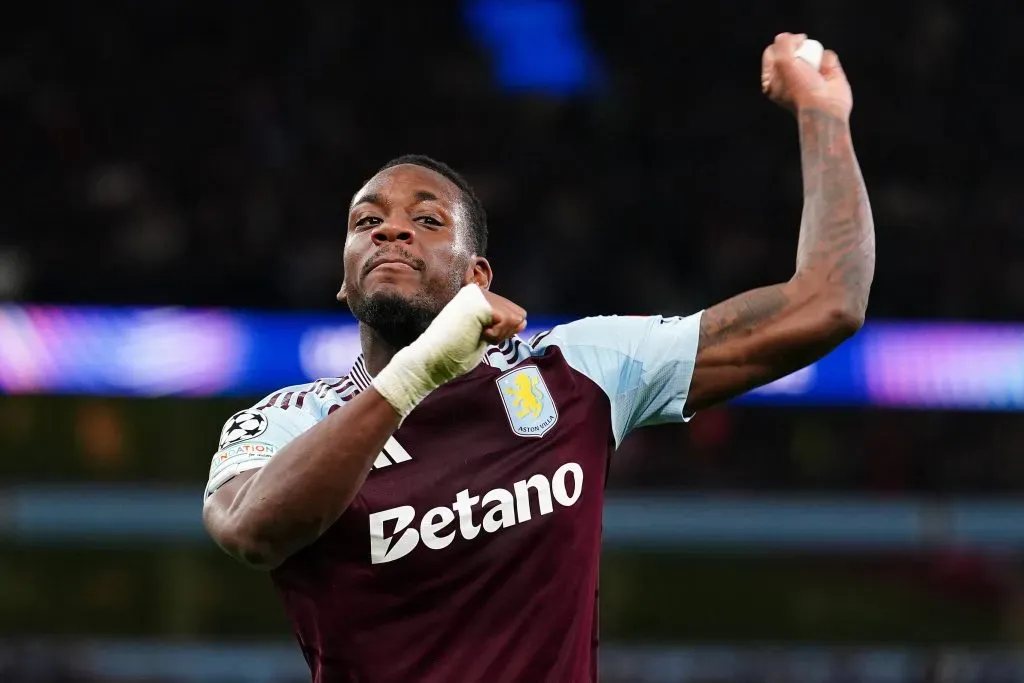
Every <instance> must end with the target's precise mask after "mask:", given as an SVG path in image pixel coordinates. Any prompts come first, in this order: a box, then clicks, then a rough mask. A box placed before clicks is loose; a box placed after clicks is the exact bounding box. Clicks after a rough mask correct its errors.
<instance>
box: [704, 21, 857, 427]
mask: <svg viewBox="0 0 1024 683" xmlns="http://www.w3.org/2000/svg"><path fill="white" fill-rule="evenodd" d="M804 39H805V36H802V35H792V34H780V35H779V36H778V37H776V39H775V43H774V44H773V45H771V46H770V47H769V48H768V49H767V50H765V54H764V60H763V69H762V86H763V87H764V90H765V92H766V93H767V94H768V96H769V97H770V98H771V99H772V100H773V101H775V102H776V103H778V104H780V105H781V106H783V107H785V108H787V109H789V110H791V111H793V112H794V113H795V114H796V118H797V122H798V125H799V132H800V149H801V164H802V170H803V183H804V208H803V216H802V220H801V225H800V237H799V241H798V246H797V258H796V272H795V274H794V275H793V277H792V278H791V279H790V280H789V281H788V282H785V283H782V284H778V285H773V286H769V287H762V288H759V289H754V290H751V291H749V292H745V293H743V294H740V295H739V296H736V297H733V298H732V299H729V300H727V301H724V302H722V303H720V304H718V305H716V306H712V307H711V308H709V309H707V310H706V311H705V312H704V315H703V317H702V319H701V325H700V338H699V342H698V347H697V360H696V366H695V369H694V373H693V379H692V382H691V385H690V392H689V395H688V397H687V411H688V412H692V411H697V410H700V409H702V408H706V407H708V406H710V405H713V404H715V403H718V402H721V401H724V400H727V399H729V398H732V397H734V396H737V395H739V394H742V393H744V392H746V391H749V390H750V389H753V388H755V387H758V386H761V385H763V384H767V383H768V382H771V381H773V380H775V379H778V378H779V377H783V376H785V375H787V374H789V373H791V372H793V371H795V370H797V369H799V368H802V367H804V366H806V365H809V364H810V363H813V362H814V361H816V360H818V359H819V358H821V357H822V356H824V355H825V354H827V353H828V352H829V351H831V350H832V349H834V348H835V347H836V346H837V345H839V344H840V343H841V342H842V341H844V340H845V339H847V338H849V337H850V336H852V335H853V334H854V333H856V332H857V331H858V330H859V329H860V327H861V325H862V324H863V322H864V316H865V313H866V310H867V303H868V293H869V291H870V289H871V280H872V277H873V276H874V269H875V234H874V222H873V220H872V217H871V206H870V204H869V202H868V194H867V190H866V189H865V187H864V179H863V178H862V177H861V172H860V167H859V165H858V164H857V157H856V155H855V154H854V149H853V140H852V137H851V135H850V125H849V117H850V110H851V108H852V105H853V98H852V94H851V92H850V86H849V83H848V82H847V80H846V76H845V75H844V74H843V71H842V68H841V67H840V65H839V60H838V58H837V57H836V55H835V53H834V52H831V51H826V52H825V55H824V57H823V59H822V65H821V69H820V73H817V72H815V71H814V69H813V68H811V67H810V66H809V65H808V64H807V63H806V62H804V61H802V60H799V59H797V58H795V56H794V52H795V51H796V49H797V48H798V47H799V45H800V44H801V43H802V42H803V40H804Z"/></svg>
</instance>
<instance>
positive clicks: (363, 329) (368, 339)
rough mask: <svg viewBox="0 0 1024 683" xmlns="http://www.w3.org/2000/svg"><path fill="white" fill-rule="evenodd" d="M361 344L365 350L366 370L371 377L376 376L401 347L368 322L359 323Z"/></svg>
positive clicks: (363, 350)
mask: <svg viewBox="0 0 1024 683" xmlns="http://www.w3.org/2000/svg"><path fill="white" fill-rule="evenodd" d="M359 346H360V347H361V349H362V352H363V360H364V361H366V370H367V372H369V373H370V376H371V377H376V376H377V373H379V372H380V371H381V370H383V369H384V366H385V365H387V364H388V363H390V362H391V359H392V358H393V357H394V355H395V354H396V353H398V350H399V348H400V347H397V346H393V345H392V344H390V343H388V342H387V341H385V340H384V338H383V337H381V336H380V335H379V334H378V333H377V331H376V330H375V329H373V328H372V327H370V326H369V325H367V324H366V323H359Z"/></svg>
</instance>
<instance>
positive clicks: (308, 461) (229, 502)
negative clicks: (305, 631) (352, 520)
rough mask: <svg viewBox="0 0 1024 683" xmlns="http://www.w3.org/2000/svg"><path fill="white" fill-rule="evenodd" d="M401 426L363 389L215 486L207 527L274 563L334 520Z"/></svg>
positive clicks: (254, 557)
mask: <svg viewBox="0 0 1024 683" xmlns="http://www.w3.org/2000/svg"><path fill="white" fill-rule="evenodd" d="M398 425H399V417H398V414H397V413H396V412H395V409H394V408H392V407H391V405H390V404H389V403H388V402H387V401H385V400H384V398H383V397H382V396H381V395H380V394H379V393H377V390H376V389H374V388H372V387H371V388H369V389H367V390H366V391H364V392H363V393H361V394H359V395H358V396H356V397H355V398H353V399H352V400H351V401H350V402H349V403H346V404H345V409H344V410H338V411H335V412H334V413H333V414H332V415H329V416H328V417H327V418H326V419H324V420H322V421H321V422H319V423H318V424H316V425H315V426H313V427H312V428H310V429H309V430H307V431H305V432H304V433H302V434H301V435H299V436H298V437H297V438H295V439H294V440H293V441H291V442H290V443H289V444H288V445H287V446H285V447H284V448H283V449H281V451H280V452H279V453H277V454H276V455H275V456H274V457H273V458H271V459H270V461H269V462H267V464H266V465H265V466H263V467H262V468H260V469H258V470H251V471H249V472H245V473H244V474H242V475H239V476H237V477H235V478H234V479H232V480H231V481H229V482H228V483H226V484H225V485H223V486H221V487H220V488H219V489H217V490H216V491H215V492H214V493H213V494H212V495H211V496H210V497H209V498H207V500H206V504H205V505H204V507H203V522H204V523H205V525H206V528H207V530H208V531H209V533H210V535H211V536H212V537H213V539H214V540H215V541H216V542H217V544H218V545H220V546H221V547H222V548H223V549H224V550H225V551H227V552H228V554H230V555H232V556H233V557H235V558H237V559H239V560H240V561H242V562H243V563H245V564H247V565H249V566H251V567H255V568H259V569H273V568H274V567H277V566H278V565H280V564H281V563H282V562H284V561H285V560H286V559H287V558H288V557H290V556H291V555H293V554H294V553H295V552H297V551H298V550H301V549H302V548H304V547H305V546H307V545H309V544H310V543H312V542H313V541H315V540H316V539H317V538H319V537H320V535H321V534H323V533H324V532H325V531H326V530H327V529H328V528H329V527H330V526H331V525H332V524H334V522H335V521H337V519H338V518H339V517H340V516H341V515H342V513H343V512H344V511H345V509H346V508H348V506H349V504H350V503H351V502H352V500H353V499H354V498H355V496H356V494H357V493H358V492H359V489H360V488H361V487H362V485H363V481H364V480H365V479H366V475H367V473H368V472H369V470H370V465H371V464H372V463H373V460H374V459H375V458H376V457H377V454H378V453H380V451H381V449H382V448H384V445H385V443H386V442H387V440H388V438H389V437H390V436H391V435H392V433H394V432H395V430H397V429H398Z"/></svg>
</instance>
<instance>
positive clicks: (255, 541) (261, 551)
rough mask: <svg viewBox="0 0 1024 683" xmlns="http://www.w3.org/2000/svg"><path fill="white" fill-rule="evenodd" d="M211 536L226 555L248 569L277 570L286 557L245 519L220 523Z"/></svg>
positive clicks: (259, 530) (254, 525)
mask: <svg viewBox="0 0 1024 683" xmlns="http://www.w3.org/2000/svg"><path fill="white" fill-rule="evenodd" d="M211 531H212V529H211ZM212 535H213V538H214V540H215V541H216V542H217V545H219V546H220V547H221V548H222V549H223V550H224V551H225V552H226V553H227V554H228V555H230V556H231V557H233V558H235V559H236V560H238V561H239V562H241V563H242V564H244V565H245V566H247V567H249V568H250V569H257V570H260V571H270V570H272V569H277V568H278V567H279V566H281V564H283V563H284V561H285V560H286V559H287V557H288V556H287V554H286V553H284V552H282V550H281V549H280V548H279V547H277V544H275V543H273V542H271V541H270V540H269V539H268V538H267V534H266V533H265V532H264V531H263V530H261V528H260V527H259V525H257V524H254V523H252V522H250V521H248V520H245V519H239V518H233V519H231V520H228V521H226V522H222V523H220V524H219V525H218V528H217V529H216V532H215V533H213V534H212Z"/></svg>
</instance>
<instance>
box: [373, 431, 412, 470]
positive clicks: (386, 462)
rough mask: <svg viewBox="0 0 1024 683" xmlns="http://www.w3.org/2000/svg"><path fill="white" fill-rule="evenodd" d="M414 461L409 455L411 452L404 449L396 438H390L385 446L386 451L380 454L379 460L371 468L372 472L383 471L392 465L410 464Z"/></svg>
mask: <svg viewBox="0 0 1024 683" xmlns="http://www.w3.org/2000/svg"><path fill="white" fill-rule="evenodd" d="M410 460H412V456H411V455H409V451H407V450H405V448H403V447H402V444H400V443H398V441H396V440H395V437H393V436H391V437H388V441H387V443H386V444H384V450H382V451H381V452H380V454H379V455H378V456H377V459H376V460H374V461H373V465H371V466H370V470H371V471H373V470H382V469H384V468H385V467H389V466H391V465H397V464H398V463H400V462H408V461H410Z"/></svg>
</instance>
